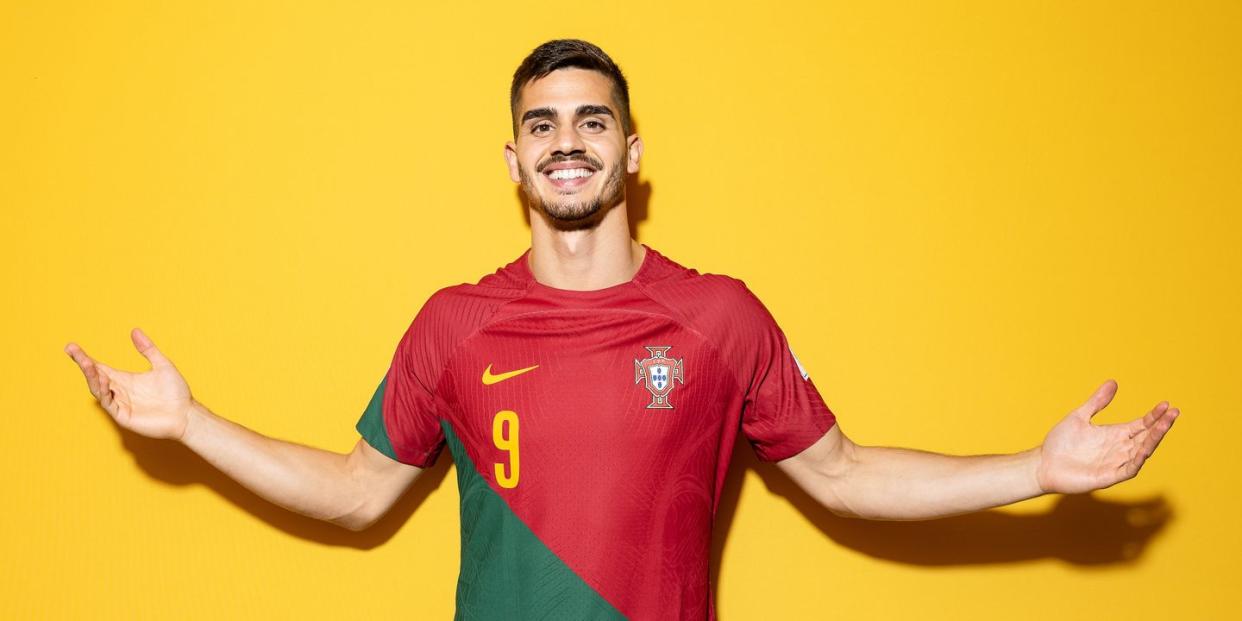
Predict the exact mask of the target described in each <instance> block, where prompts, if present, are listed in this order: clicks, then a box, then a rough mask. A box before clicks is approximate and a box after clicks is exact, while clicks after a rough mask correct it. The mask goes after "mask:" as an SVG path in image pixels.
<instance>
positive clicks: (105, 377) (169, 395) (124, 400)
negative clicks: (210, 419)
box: [65, 328, 193, 438]
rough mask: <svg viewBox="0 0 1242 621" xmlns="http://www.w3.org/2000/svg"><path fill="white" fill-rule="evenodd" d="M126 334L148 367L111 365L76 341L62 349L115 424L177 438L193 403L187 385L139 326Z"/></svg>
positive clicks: (141, 432)
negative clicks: (123, 368) (124, 368)
mask: <svg viewBox="0 0 1242 621" xmlns="http://www.w3.org/2000/svg"><path fill="white" fill-rule="evenodd" d="M130 338H131V339H133V341H134V347H136V348H137V349H138V352H139V353H141V354H142V355H143V356H144V357H146V359H147V360H148V361H150V363H151V370H150V371H147V372H145V373H131V372H129V371H120V370H117V369H114V368H112V367H110V366H108V365H106V364H104V363H102V362H98V361H96V360H94V359H93V358H91V357H90V356H88V355H87V354H86V352H85V351H82V348H81V347H78V345H77V344H76V343H69V344H68V345H66V346H65V353H67V354H69V357H71V358H73V360H74V362H76V363H78V366H79V367H80V368H81V369H82V374H83V375H84V376H86V385H87V387H88V388H89V389H90V391H91V394H92V395H94V396H95V398H96V399H98V400H99V404H100V405H102V406H103V408H104V410H106V411H107V412H108V414H110V415H111V416H112V419H113V420H115V421H116V422H117V424H119V425H120V426H122V427H124V428H126V429H129V430H131V431H134V432H136V433H140V434H142V435H144V436H149V437H152V438H180V437H181V436H182V434H183V433H184V432H185V427H186V420H187V410H188V409H189V407H190V405H191V403H193V398H192V397H191V396H190V386H189V385H188V384H186V381H185V378H183V377H182V376H181V373H180V372H179V371H177V367H175V366H173V363H172V362H171V361H169V360H168V359H167V358H165V357H164V354H162V353H160V350H159V349H157V348H156V347H155V343H153V342H151V339H149V338H147V335H146V334H143V332H142V330H140V329H138V328H134V330H133V331H132V332H131V333H130Z"/></svg>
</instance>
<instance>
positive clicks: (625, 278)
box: [527, 201, 646, 291]
mask: <svg viewBox="0 0 1242 621" xmlns="http://www.w3.org/2000/svg"><path fill="white" fill-rule="evenodd" d="M530 237H531V242H530V256H529V257H527V264H528V266H529V267H530V271H531V274H533V275H534V277H535V280H536V281H538V282H539V283H540V284H544V285H547V286H549V287H555V288H557V289H570V290H573V291H592V290H595V289H603V288H605V287H611V286H613V285H619V284H621V283H625V282H629V281H630V279H632V278H633V277H634V274H635V273H637V272H638V268H639V266H641V265H642V262H643V256H644V255H645V254H646V249H645V248H643V247H642V245H641V244H639V243H638V242H636V241H634V240H633V239H631V238H630V226H629V221H628V219H627V217H626V211H625V201H622V202H620V203H618V204H616V205H613V206H612V208H610V209H609V210H608V212H607V213H606V214H604V216H603V217H602V218H600V220H599V223H598V224H597V225H595V226H592V227H589V228H584V229H579V230H562V229H558V228H556V227H555V226H553V225H551V224H549V223H548V221H547V219H546V217H545V216H544V215H543V214H542V213H539V212H537V211H535V210H534V209H532V210H531V214H530Z"/></svg>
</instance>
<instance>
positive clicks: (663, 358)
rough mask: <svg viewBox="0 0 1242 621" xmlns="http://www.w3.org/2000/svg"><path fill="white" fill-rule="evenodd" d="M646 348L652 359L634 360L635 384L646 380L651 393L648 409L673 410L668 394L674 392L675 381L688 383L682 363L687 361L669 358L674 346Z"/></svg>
mask: <svg viewBox="0 0 1242 621" xmlns="http://www.w3.org/2000/svg"><path fill="white" fill-rule="evenodd" d="M645 347H647V351H648V352H651V357H650V358H647V359H644V360H637V359H635V360H634V383H635V384H637V383H639V382H641V381H643V380H646V382H647V390H648V391H650V392H651V403H649V404H647V409H652V408H655V409H665V410H671V409H673V404H671V403H669V402H668V393H670V392H673V381H674V380H676V381H678V382H681V383H682V384H685V383H686V379H685V372H684V370H683V368H682V361H683V360H685V359H684V358H682V359H678V360H673V359H672V358H669V357H668V350H670V349H672V348H673V346H672V345H660V346H656V347H652V346H645Z"/></svg>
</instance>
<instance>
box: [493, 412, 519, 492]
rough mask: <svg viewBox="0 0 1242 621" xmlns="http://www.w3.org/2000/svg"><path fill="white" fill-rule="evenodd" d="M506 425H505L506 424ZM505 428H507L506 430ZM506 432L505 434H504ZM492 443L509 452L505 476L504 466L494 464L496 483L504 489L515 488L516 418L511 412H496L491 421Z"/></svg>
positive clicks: (516, 468)
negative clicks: (507, 469) (507, 471)
mask: <svg viewBox="0 0 1242 621" xmlns="http://www.w3.org/2000/svg"><path fill="white" fill-rule="evenodd" d="M506 423H507V424H506ZM506 427H507V428H508V429H507V430H506ZM506 431H507V433H506ZM492 442H494V443H495V444H496V448H498V449H500V450H502V451H508V452H509V464H508V466H509V473H508V475H507V476H506V475H505V464H503V463H497V464H496V483H498V484H500V486H501V487H503V488H506V489H512V488H514V487H517V484H518V416H517V412H514V411H513V410H501V411H499V412H496V417H495V418H493V419H492Z"/></svg>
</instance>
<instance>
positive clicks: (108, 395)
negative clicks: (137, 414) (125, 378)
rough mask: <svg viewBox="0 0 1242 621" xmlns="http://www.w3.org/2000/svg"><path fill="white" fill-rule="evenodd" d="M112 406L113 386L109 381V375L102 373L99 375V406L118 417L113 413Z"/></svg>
mask: <svg viewBox="0 0 1242 621" xmlns="http://www.w3.org/2000/svg"><path fill="white" fill-rule="evenodd" d="M112 404H113V400H112V384H111V382H109V381H108V375H107V374H106V373H101V374H100V375H99V405H102V406H103V408H104V409H105V410H107V411H108V413H109V414H112V415H113V416H116V413H115V412H113V411H112Z"/></svg>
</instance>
